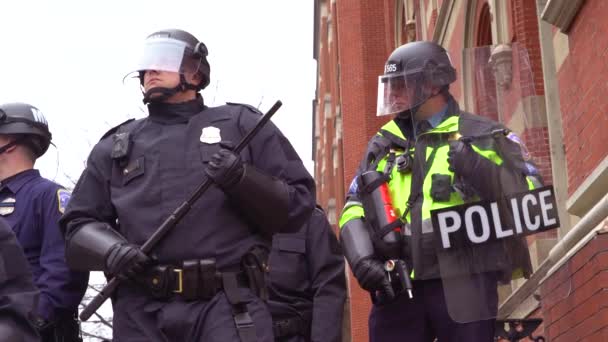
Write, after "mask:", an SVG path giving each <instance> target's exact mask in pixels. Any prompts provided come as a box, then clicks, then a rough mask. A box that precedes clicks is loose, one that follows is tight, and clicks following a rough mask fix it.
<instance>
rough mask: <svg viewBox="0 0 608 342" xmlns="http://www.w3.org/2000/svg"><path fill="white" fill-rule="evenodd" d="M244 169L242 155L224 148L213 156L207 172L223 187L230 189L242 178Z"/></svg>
mask: <svg viewBox="0 0 608 342" xmlns="http://www.w3.org/2000/svg"><path fill="white" fill-rule="evenodd" d="M244 170H245V169H244V167H243V161H242V160H241V157H240V156H239V155H237V154H236V153H234V152H232V151H231V150H229V149H225V148H222V149H221V150H219V151H218V152H216V153H214V154H213V155H212V156H211V161H210V162H209V165H208V166H207V168H206V169H205V172H206V173H207V175H208V176H209V177H210V178H211V179H213V181H214V182H215V183H216V184H217V185H219V186H220V187H221V188H222V189H230V188H231V187H232V186H233V185H235V184H236V183H238V182H239V181H240V180H241V178H242V177H243V172H244Z"/></svg>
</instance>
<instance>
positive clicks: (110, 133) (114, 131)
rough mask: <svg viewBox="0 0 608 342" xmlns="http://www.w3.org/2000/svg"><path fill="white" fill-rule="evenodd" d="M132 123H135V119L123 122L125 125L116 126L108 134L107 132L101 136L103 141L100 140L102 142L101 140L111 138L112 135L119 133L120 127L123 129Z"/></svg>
mask: <svg viewBox="0 0 608 342" xmlns="http://www.w3.org/2000/svg"><path fill="white" fill-rule="evenodd" d="M131 121H135V119H129V120H127V121H125V122H123V123H121V124H119V125H117V126H114V127H112V128H110V130H108V131H107V132H105V133H104V135H102V136H101V139H99V140H100V141H101V140H103V139H105V138H107V137H109V136H110V135H112V134H114V133H116V131H117V130H118V129H119V128H120V127H121V126H124V125H126V124H128V123H129V122H131Z"/></svg>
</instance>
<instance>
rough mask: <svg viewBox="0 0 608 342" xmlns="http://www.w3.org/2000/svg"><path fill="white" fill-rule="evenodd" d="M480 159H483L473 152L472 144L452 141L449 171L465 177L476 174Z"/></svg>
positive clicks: (449, 153) (449, 152)
mask: <svg viewBox="0 0 608 342" xmlns="http://www.w3.org/2000/svg"><path fill="white" fill-rule="evenodd" d="M479 158H483V157H482V156H480V155H479V154H478V153H477V152H475V151H473V148H472V147H471V145H470V144H468V143H465V142H463V141H461V140H455V141H450V150H449V151H448V164H449V165H450V166H449V170H450V171H452V172H454V173H456V174H458V175H462V176H464V177H469V176H471V175H473V174H474V172H475V168H476V165H477V163H478V162H479Z"/></svg>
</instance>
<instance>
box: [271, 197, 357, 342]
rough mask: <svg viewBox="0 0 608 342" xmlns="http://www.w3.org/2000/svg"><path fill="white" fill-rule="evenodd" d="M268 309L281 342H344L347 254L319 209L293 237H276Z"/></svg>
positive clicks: (273, 246)
mask: <svg viewBox="0 0 608 342" xmlns="http://www.w3.org/2000/svg"><path fill="white" fill-rule="evenodd" d="M269 268H270V272H269V273H270V277H269V278H270V286H269V298H270V299H269V301H268V306H269V308H270V313H271V314H272V318H273V321H274V334H275V340H276V341H280V342H304V341H315V342H321V341H322V342H339V341H342V317H343V313H344V301H345V300H346V277H345V273H344V255H343V254H342V249H341V247H340V244H339V242H338V239H337V238H336V235H335V234H334V232H333V231H332V228H331V225H330V224H329V222H328V221H327V217H326V216H325V213H324V212H323V210H322V209H321V208H318V207H317V208H316V209H315V210H314V211H313V213H312V215H311V217H310V219H309V221H308V222H307V223H306V224H305V225H304V226H303V227H302V229H300V231H299V232H297V233H294V234H275V235H274V236H273V238H272V249H271V251H270V256H269Z"/></svg>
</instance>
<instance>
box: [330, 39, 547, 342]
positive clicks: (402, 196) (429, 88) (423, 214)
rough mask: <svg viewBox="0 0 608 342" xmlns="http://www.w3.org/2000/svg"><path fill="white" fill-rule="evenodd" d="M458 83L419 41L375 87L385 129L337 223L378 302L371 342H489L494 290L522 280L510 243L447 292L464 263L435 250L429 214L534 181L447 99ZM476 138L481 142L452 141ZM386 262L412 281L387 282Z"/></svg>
mask: <svg viewBox="0 0 608 342" xmlns="http://www.w3.org/2000/svg"><path fill="white" fill-rule="evenodd" d="M455 80H456V71H455V69H454V67H453V66H452V64H451V61H450V58H449V56H448V54H447V52H446V51H445V49H444V48H443V47H441V46H440V45H437V44H435V43H433V42H424V41H420V42H412V43H408V44H405V45H403V46H400V47H399V48H397V49H396V50H395V51H394V52H393V53H392V54H391V55H390V57H389V58H388V61H387V62H386V64H385V68H384V74H383V75H381V76H380V77H379V92H378V115H388V114H391V115H393V119H392V120H391V121H389V122H388V123H386V124H385V125H384V126H383V127H382V128H381V129H380V130H379V132H378V133H377V134H376V135H375V136H374V137H373V138H372V139H371V141H370V142H369V144H368V149H367V151H366V153H365V155H364V158H363V160H362V162H361V165H360V167H359V169H358V172H357V174H356V176H355V179H354V180H353V182H352V184H351V186H350V189H349V192H348V194H347V200H346V202H347V203H346V205H345V207H344V210H343V213H342V216H341V219H340V223H339V224H340V228H341V232H340V239H341V241H342V243H343V247H344V252H345V256H346V259H347V261H348V263H349V265H350V267H351V269H352V271H353V273H354V275H355V277H356V278H357V280H358V282H359V285H360V286H361V287H362V288H364V289H366V290H367V291H369V292H370V294H371V296H372V301H373V303H374V305H373V308H372V311H371V313H370V318H369V334H370V341H372V342H376V341H383V342H386V341H389V342H390V341H410V342H418V341H421V342H422V341H425V342H426V341H429V342H431V341H434V340H435V338H437V339H438V340H439V341H441V342H452V341H493V340H494V324H495V318H496V312H497V306H498V305H497V304H498V296H497V284H498V283H500V282H503V281H510V279H511V277H512V275H513V274H516V273H517V274H519V276H522V275H523V276H527V275H529V273H530V269H531V267H530V260H529V255H528V251H527V247H526V245H525V243H524V242H523V240H517V239H513V240H511V241H509V243H508V244H506V243H504V242H500V243H496V244H493V245H492V244H490V245H487V246H482V247H480V248H479V250H477V251H476V253H478V254H476V258H475V260H477V261H479V263H480V264H483V265H482V266H480V267H478V268H477V269H476V271H475V272H474V273H475V274H468V275H467V274H466V273H462V272H461V273H460V274H459V276H458V277H451V278H449V279H450V281H449V282H446V280H447V279H448V278H447V277H445V275H446V274H447V273H449V272H453V273H454V274H458V272H459V271H458V268H459V266H458V265H459V263H458V262H459V260H461V259H457V258H458V255H459V254H458V252H457V251H456V252H450V253H446V252H444V251H441V250H438V249H437V248H436V244H435V241H434V240H435V239H436V238H435V237H434V234H432V232H433V226H432V224H431V220H430V212H431V211H432V210H434V209H439V208H446V207H452V206H456V205H460V204H463V203H466V202H469V201H476V200H480V199H485V200H494V199H498V198H500V197H501V196H503V195H508V194H512V193H517V192H522V191H527V190H528V189H531V188H533V187H534V186H535V184H539V181H540V177H539V176H538V172H537V171H535V170H536V169H535V168H534V167H533V165H532V164H531V163H530V162H527V161H525V160H524V158H523V157H522V145H521V141H520V140H519V139H518V138H517V137H516V136H515V135H514V134H513V133H511V132H510V131H508V130H507V129H506V128H505V127H504V126H502V125H501V124H499V123H497V122H494V121H492V120H490V119H487V118H485V117H482V116H478V115H474V114H469V113H465V112H462V111H461V110H460V109H459V107H458V104H457V103H456V101H455V100H454V98H453V97H452V95H451V94H450V93H449V85H450V84H451V83H453V82H454V81H455ZM476 136H477V137H485V138H484V139H481V138H480V139H469V140H465V139H459V138H460V137H476ZM379 202H380V203H379ZM388 205H392V208H389V210H388V211H386V210H385V209H387V206H388ZM383 210H384V211H383ZM387 215H388V216H389V217H388V219H387V217H386V216H387ZM391 215H393V217H396V218H397V219H396V220H395V221H394V222H393V224H390V221H391V220H390V216H391ZM387 223H388V224H387ZM396 233H397V234H396ZM393 259H401V260H402V261H403V264H404V268H403V269H404V270H406V272H402V273H401V274H409V277H408V276H406V277H403V276H402V278H411V282H409V280H410V279H407V280H408V281H405V280H406V279H400V280H399V279H396V278H399V273H394V272H390V271H392V270H393V267H394V263H392V264H391V263H387V260H393ZM516 271H517V272H516ZM454 279H456V281H455V280H454ZM448 284H449V285H448ZM461 285H462V287H461ZM410 286H411V287H412V288H411V289H409V288H408V287H410ZM467 288H468V289H467ZM461 289H467V290H462V291H461Z"/></svg>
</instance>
